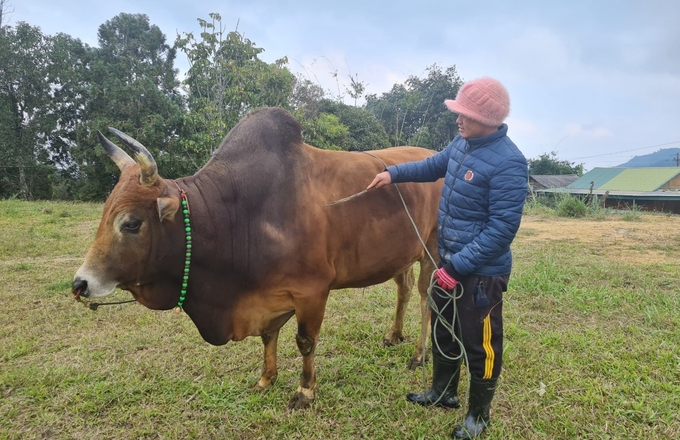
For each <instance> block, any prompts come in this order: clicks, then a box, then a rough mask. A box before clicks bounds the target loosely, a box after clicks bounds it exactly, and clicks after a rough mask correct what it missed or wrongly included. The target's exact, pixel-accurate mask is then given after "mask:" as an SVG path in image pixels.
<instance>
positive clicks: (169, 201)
mask: <svg viewBox="0 0 680 440" xmlns="http://www.w3.org/2000/svg"><path fill="white" fill-rule="evenodd" d="M156 207H157V208H158V218H160V220H161V221H163V220H165V219H167V218H173V217H174V216H175V214H176V213H177V210H178V209H179V199H176V198H174V197H159V198H157V199H156Z"/></svg>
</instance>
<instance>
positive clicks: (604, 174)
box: [567, 168, 627, 189]
mask: <svg viewBox="0 0 680 440" xmlns="http://www.w3.org/2000/svg"><path fill="white" fill-rule="evenodd" d="M626 169H627V168H593V169H592V170H590V171H588V172H587V173H585V174H584V175H583V176H581V177H579V178H578V180H576V181H575V182H572V183H570V184H569V185H567V188H570V189H590V182H595V184H594V185H593V189H599V188H600V186H602V185H604V184H605V183H607V182H609V181H610V180H612V179H613V178H614V177H616V176H618V175H619V174H621V173H622V172H623V171H624V170H626Z"/></svg>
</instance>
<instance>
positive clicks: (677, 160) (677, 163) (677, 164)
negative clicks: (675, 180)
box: [673, 153, 680, 167]
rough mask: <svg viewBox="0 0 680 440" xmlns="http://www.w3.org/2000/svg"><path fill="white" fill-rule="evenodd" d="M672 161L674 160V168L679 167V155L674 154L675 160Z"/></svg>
mask: <svg viewBox="0 0 680 440" xmlns="http://www.w3.org/2000/svg"><path fill="white" fill-rule="evenodd" d="M673 160H675V166H676V167H680V153H675V158H674V159H673Z"/></svg>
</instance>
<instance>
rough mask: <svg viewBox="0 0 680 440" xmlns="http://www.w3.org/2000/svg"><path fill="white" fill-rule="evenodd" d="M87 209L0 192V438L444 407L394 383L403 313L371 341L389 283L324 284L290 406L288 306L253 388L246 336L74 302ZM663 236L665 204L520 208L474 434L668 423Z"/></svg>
mask: <svg viewBox="0 0 680 440" xmlns="http://www.w3.org/2000/svg"><path fill="white" fill-rule="evenodd" d="M100 210H101V207H100V205H88V204H77V205H73V204H62V203H22V202H17V201H0V227H1V228H2V230H3V231H4V232H5V234H4V235H3V236H1V237H0V277H1V281H2V291H0V300H1V303H2V305H3V314H2V316H3V321H2V324H1V325H0V439H43V438H50V439H52V438H54V439H94V438H97V439H139V438H145V439H157V438H161V439H186V438H200V439H270V438H277V439H279V438H281V439H284V438H285V439H302V438H304V439H349V438H352V439H354V438H371V439H401V438H408V439H419V438H423V439H424V438H427V439H440V438H441V439H443V438H448V434H449V432H450V431H451V430H452V429H453V427H454V426H455V424H456V423H457V422H458V421H459V420H460V418H461V417H462V415H463V412H462V411H460V410H459V411H445V410H439V409H437V410H435V409H424V408H421V407H418V406H414V405H410V404H408V403H407V402H406V400H405V399H404V395H405V393H406V392H408V391H412V390H417V389H420V388H422V383H423V372H422V371H420V370H419V371H415V372H412V371H408V370H407V369H406V368H405V364H406V362H407V360H408V358H409V356H410V354H411V350H412V344H413V343H414V341H415V340H416V338H417V331H418V322H417V321H418V313H417V304H416V301H412V304H411V305H410V309H411V310H410V312H409V315H408V322H407V327H406V331H407V334H408V335H409V338H408V340H407V341H406V342H405V343H404V344H401V345H399V346H396V347H391V348H384V347H382V346H381V341H382V337H383V334H384V333H385V331H386V329H387V327H388V325H389V322H390V320H391V317H392V314H393V307H394V302H395V298H394V295H395V294H394V292H393V284H392V283H386V284H383V285H380V286H375V287H374V288H370V289H355V290H354V289H353V290H345V291H340V292H335V293H333V294H332V295H331V300H330V301H329V304H328V309H327V315H326V320H325V321H324V325H323V328H322V334H321V342H320V345H319V348H318V357H317V360H318V375H319V382H320V389H319V393H318V397H317V401H316V402H315V404H314V405H313V406H312V408H310V409H308V410H304V411H296V412H290V411H288V410H286V409H285V407H286V402H287V400H288V398H289V397H290V396H291V395H292V393H293V392H294V390H295V388H296V387H297V384H298V378H299V374H300V368H301V363H300V356H299V353H298V351H297V348H296V346H295V343H294V337H293V335H294V325H292V323H289V324H287V325H286V326H285V327H284V330H283V332H282V335H281V339H280V349H279V360H280V365H279V367H280V371H279V380H278V382H277V383H276V384H275V385H274V386H273V387H272V388H271V389H269V390H268V391H265V392H256V391H254V390H253V389H252V388H251V386H252V385H253V384H254V383H255V381H256V380H257V379H258V377H259V371H260V366H261V361H262V354H261V351H262V349H261V343H260V341H259V338H248V339H246V340H244V341H241V342H236V343H230V344H228V345H226V346H224V347H212V346H210V345H208V344H207V343H205V342H204V341H202V339H201V338H200V336H199V335H198V332H197V331H196V329H195V327H194V326H193V324H192V323H191V322H190V320H188V319H187V318H186V317H184V316H180V315H175V314H173V313H171V312H153V311H150V310H147V309H145V308H143V307H142V306H139V305H127V306H112V307H108V308H100V309H99V310H98V311H96V312H92V311H90V310H89V309H87V308H85V307H82V306H81V305H79V304H77V303H75V302H74V301H73V299H72V297H71V295H70V293H69V286H70V281H71V278H72V276H73V273H74V272H75V270H76V269H77V267H78V266H79V265H80V262H81V259H82V257H83V255H84V253H85V251H86V249H87V247H88V246H89V243H90V241H91V239H92V237H93V235H94V229H95V228H96V224H97V222H96V220H97V218H98V216H99V215H100ZM678 244H680V217H676V216H657V215H653V216H652V215H650V216H647V215H641V216H639V217H638V218H637V221H634V222H629V221H628V222H627V221H624V220H622V219H621V217H620V216H619V217H612V216H609V217H608V218H606V219H604V220H600V221H590V220H568V219H560V218H556V217H550V216H538V215H536V216H525V218H524V221H523V224H522V227H521V229H520V233H519V235H518V238H517V240H516V243H515V245H514V252H515V271H514V274H513V277H512V279H511V285H510V291H509V292H508V293H507V296H506V301H505V328H506V348H505V364H504V370H503V375H502V377H501V384H500V388H499V391H498V394H497V398H496V399H495V401H494V406H493V409H492V419H493V424H492V427H491V429H489V432H488V434H486V435H485V437H484V438H485V439H562V438H565V439H567V438H568V439H571V438H582V439H631V438H656V439H672V438H679V437H680V419H679V417H678V408H680V397H679V396H680V356H679V355H678V348H677V347H678V345H679V344H680V330H679V329H680V318H679V317H678V310H680V299H679V295H678V291H677V284H678V280H679V279H680V269H679V268H678V264H677V262H678V261H679V258H680V250H679V246H678ZM116 296H117V297H118V299H127V298H128V296H127V294H125V293H123V292H121V293H118V294H116ZM427 372H428V373H426V374H427V376H429V368H428V370H427ZM464 380H465V379H464ZM461 392H462V396H463V397H465V394H466V393H465V389H464V387H461Z"/></svg>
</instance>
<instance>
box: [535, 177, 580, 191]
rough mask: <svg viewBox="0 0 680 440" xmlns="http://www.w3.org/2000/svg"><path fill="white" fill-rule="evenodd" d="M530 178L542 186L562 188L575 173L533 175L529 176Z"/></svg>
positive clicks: (572, 178) (569, 181) (573, 179)
mask: <svg viewBox="0 0 680 440" xmlns="http://www.w3.org/2000/svg"><path fill="white" fill-rule="evenodd" d="M529 179H530V180H534V181H536V183H538V184H540V185H542V186H543V187H544V188H563V187H565V186H567V185H569V184H570V183H572V182H573V181H575V180H576V179H578V176H577V175H576V174H556V175H540V174H539V175H534V176H529Z"/></svg>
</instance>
